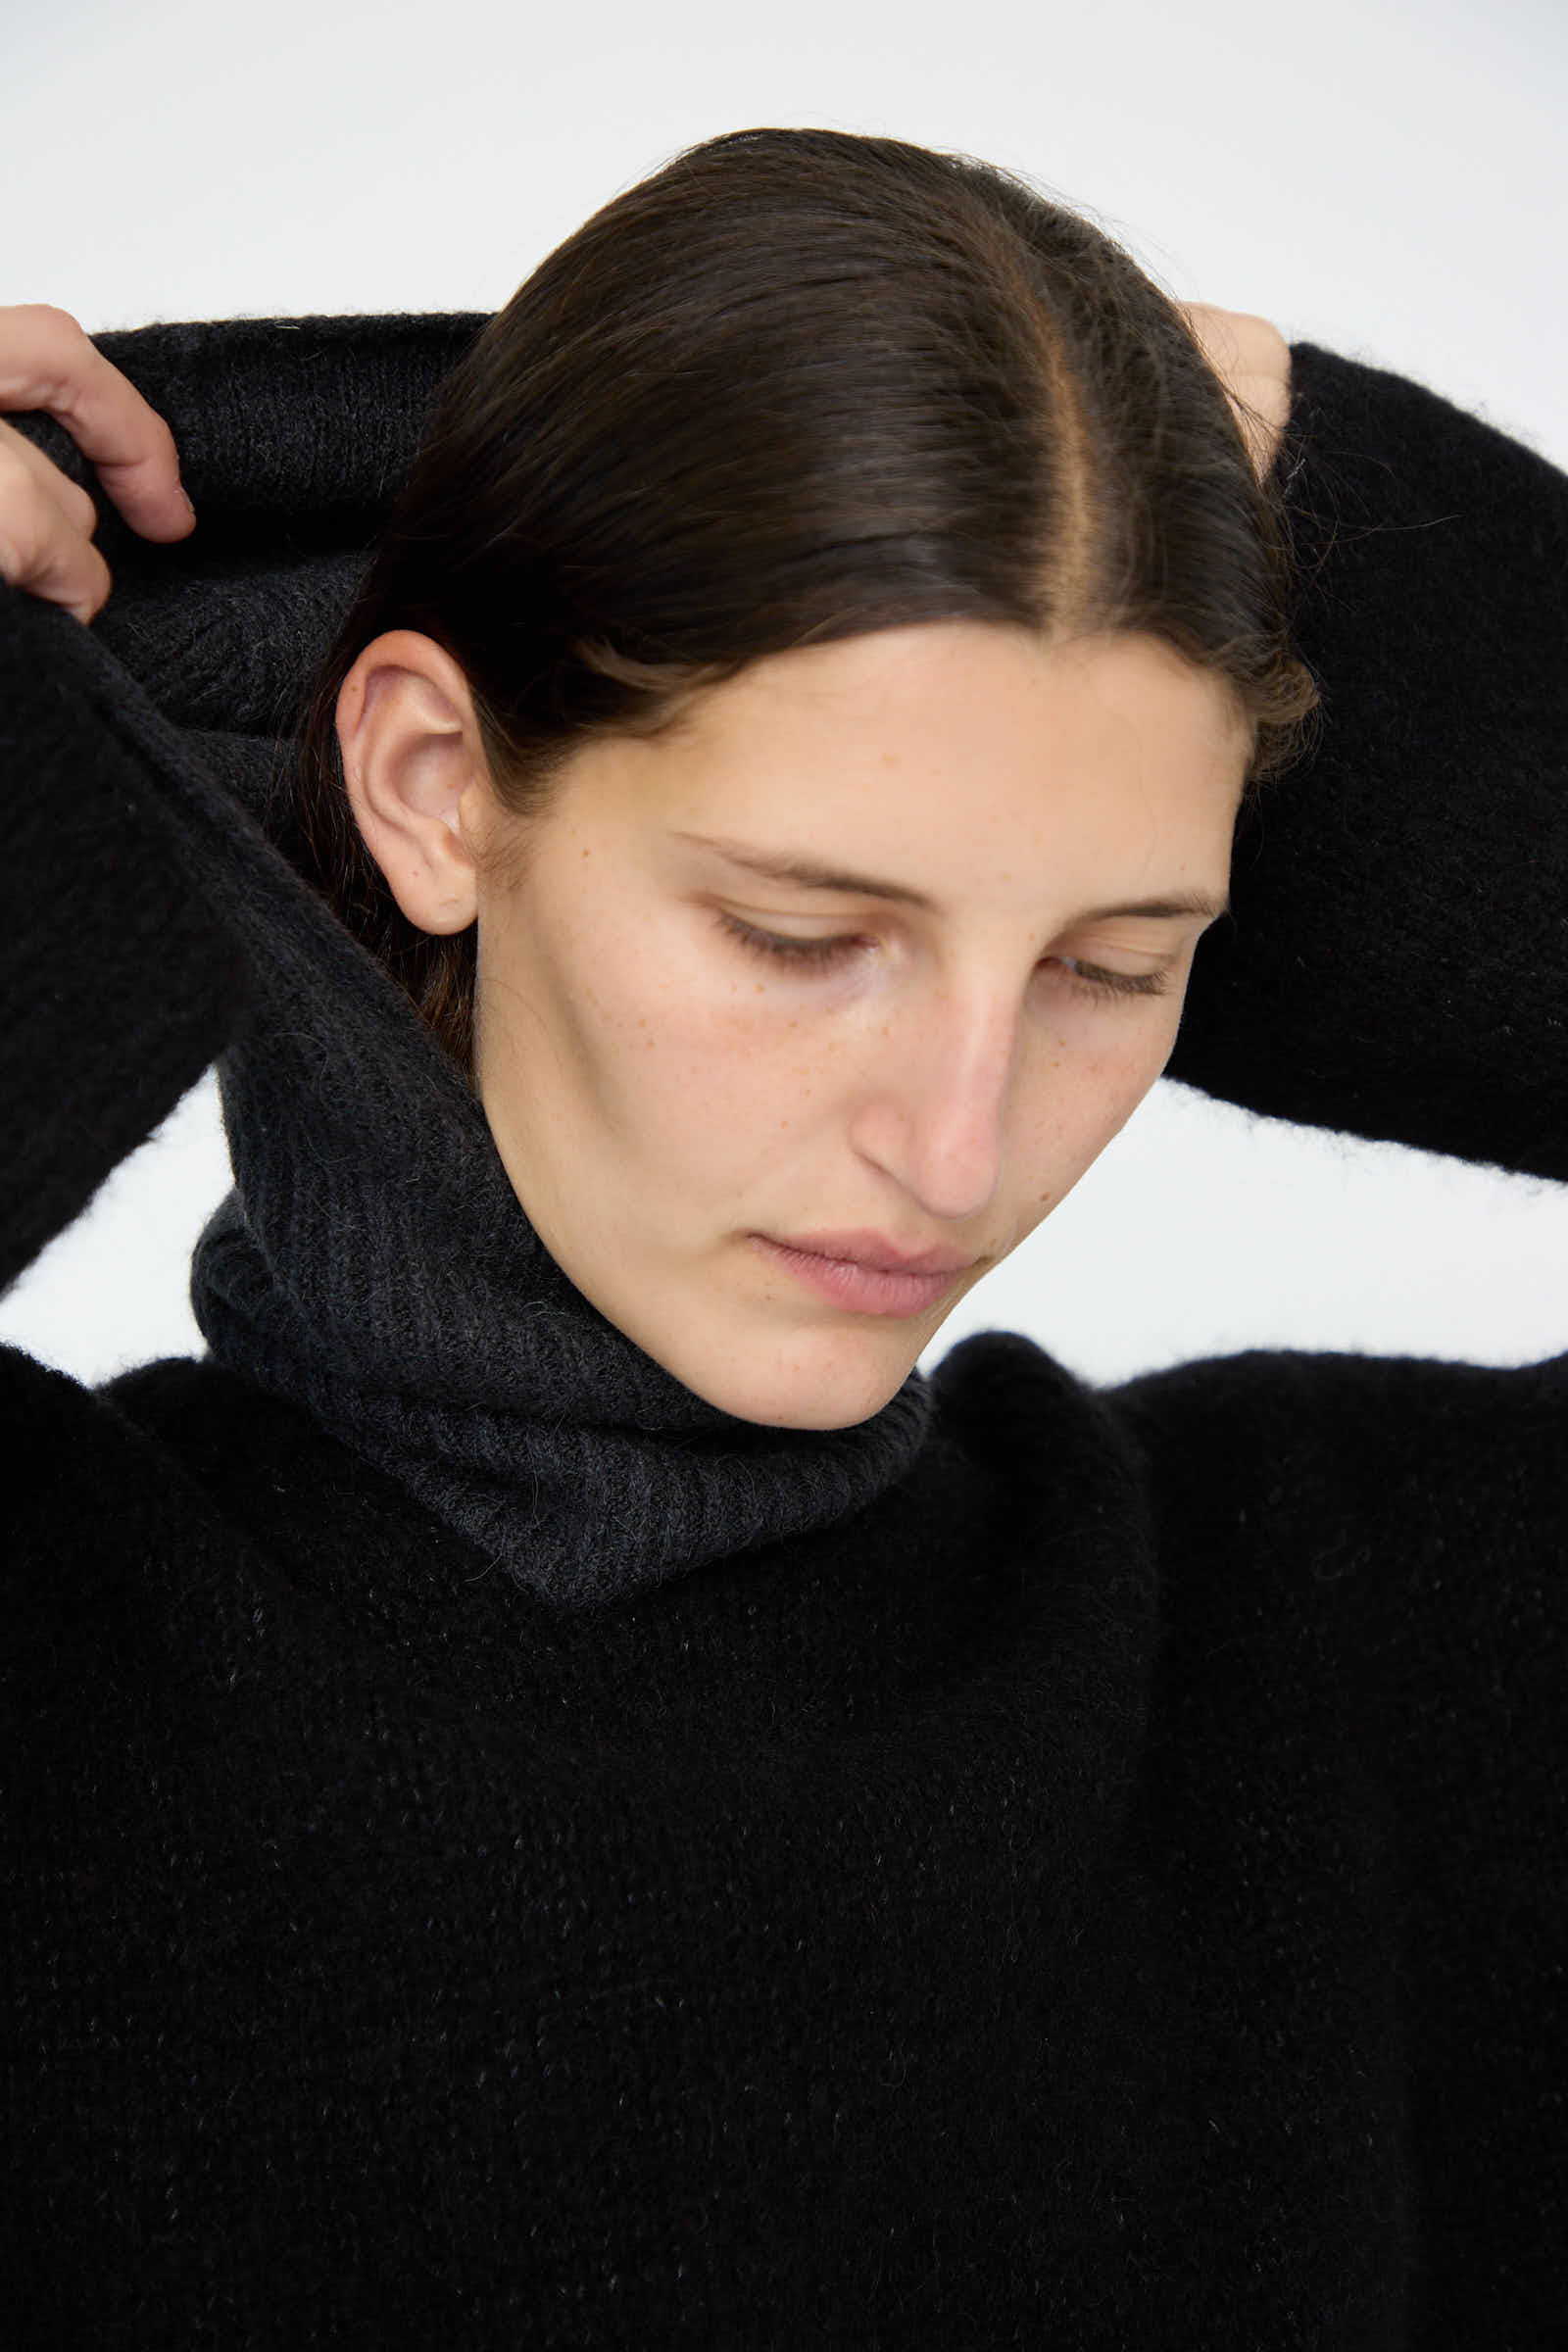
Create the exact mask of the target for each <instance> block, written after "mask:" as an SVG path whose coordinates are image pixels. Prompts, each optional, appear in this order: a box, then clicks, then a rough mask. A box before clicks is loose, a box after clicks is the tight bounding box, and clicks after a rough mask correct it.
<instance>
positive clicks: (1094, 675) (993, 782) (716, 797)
mask: <svg viewBox="0 0 1568 2352" xmlns="http://www.w3.org/2000/svg"><path fill="white" fill-rule="evenodd" d="M595 748H596V749H597V748H598V747H595ZM1250 749H1251V733H1250V728H1249V726H1248V725H1247V723H1246V721H1245V719H1244V718H1243V717H1242V716H1241V714H1240V713H1239V711H1238V710H1237V708H1236V704H1235V701H1234V698H1233V696H1232V693H1231V691H1230V689H1229V687H1228V685H1227V683H1226V682H1225V681H1224V680H1223V679H1221V678H1219V677H1217V676H1216V675H1215V674H1214V673H1212V672H1209V671H1206V670H1201V669H1199V668H1198V667H1196V666H1195V665H1194V664H1193V663H1191V662H1186V661H1184V660H1183V659H1182V658H1181V657H1180V656H1179V655H1177V654H1176V653H1174V652H1173V651H1172V650H1171V649H1170V648H1168V647H1166V646H1164V645H1163V644H1161V643H1159V642H1158V641H1157V640H1155V639H1153V638H1150V637H1144V636H1125V635H1124V636H1114V637H1084V638H1076V639H1069V640H1059V641H1050V640H1045V639H1042V638H1040V637H1038V636H1035V635H1032V634H1031V633H1029V632H1027V631H1024V630H1021V629H1012V628H1005V627H1001V626H998V625H995V624H990V623H980V622H972V621H952V622H937V623H927V624H922V625H920V626H919V627H911V628H904V629H890V630H884V631H879V632H877V633H876V634H874V635H870V636H864V637H856V638H848V639H844V640H841V641H837V642H834V643H832V644H828V645H822V646H812V647H809V648H804V649H802V650H800V651H799V652H794V653H789V654H782V655H776V656H772V657H770V658H768V659H767V660H764V661H760V662H755V663H753V664H752V666H751V667H750V668H748V669H747V670H745V671H743V672H742V673H741V674H740V675H739V676H738V677H735V678H732V679H730V680H728V681H726V682H725V683H724V684H723V685H721V686H718V687H715V688H712V689H711V690H710V691H709V692H707V693H706V694H704V695H702V696H700V697H699V698H697V699H696V700H695V701H694V703H693V704H692V706H691V707H690V708H689V710H688V711H687V712H686V713H685V714H684V716H683V717H682V719H681V721H680V722H679V724H678V725H676V726H675V727H673V728H671V729H670V730H669V731H668V732H667V733H665V734H663V735H662V736H659V737H656V738H653V739H645V740H644V741H642V742H641V743H636V742H622V743H621V744H619V745H617V746H615V747H614V748H613V749H608V748H607V751H606V756H605V757H604V759H603V760H601V761H599V762H598V764H599V766H600V768H601V771H602V773H603V776H604V779H605V782H606V785H607V788H608V789H609V790H610V792H611V793H612V794H614V793H615V792H616V791H617V789H618V790H619V791H620V792H621V793H623V794H624V796H625V798H624V813H625V815H626V817H627V819H628V821H631V822H634V823H639V824H656V825H661V826H664V827H668V828H670V829H672V830H674V831H677V832H679V831H695V832H700V833H705V834H708V835H713V834H718V835H721V836H723V837H724V838H726V839H730V840H738V841H742V842H750V843H753V844H754V845H757V846H762V847H766V848H769V849H778V850H787V851H790V852H792V853H798V854H819V855H822V856H826V855H828V854H831V855H832V856H833V857H834V858H837V859H838V860H839V861H841V862H843V863H846V864H848V863H854V864H856V865H858V866H863V867H864V869H865V870H866V871H868V872H872V873H876V874H878V875H887V876H889V877H890V878H893V879H897V880H899V881H901V882H902V883H904V884H905V885H907V889H908V890H909V891H910V892H912V893H918V894H919V895H921V896H922V897H926V898H940V897H941V896H943V895H944V894H947V893H952V892H954V891H964V890H984V889H992V890H999V889H1005V888H1007V887H1008V886H1009V885H1018V886H1021V887H1025V888H1028V889H1030V890H1035V889H1037V888H1038V887H1039V886H1040V882H1041V879H1042V877H1043V876H1045V875H1048V874H1049V875H1059V877H1060V878H1061V881H1062V884H1063V887H1064V888H1066V887H1082V886H1084V885H1087V886H1089V887H1090V889H1091V892H1092V895H1103V893H1100V892H1099V887H1098V886H1099V883H1100V881H1101V879H1102V878H1111V877H1112V876H1113V877H1114V878H1115V879H1116V880H1117V881H1118V882H1120V881H1122V880H1123V879H1131V878H1135V875H1136V870H1137V869H1139V868H1141V867H1149V868H1150V869H1151V872H1150V877H1149V878H1151V879H1152V878H1153V877H1152V869H1153V868H1154V867H1156V866H1157V867H1160V868H1161V869H1163V870H1161V872H1160V873H1159V876H1158V881H1159V884H1160V886H1161V887H1169V888H1175V887H1176V886H1177V884H1178V883H1185V884H1186V885H1187V886H1188V887H1194V888H1197V887H1204V888H1210V889H1214V890H1216V891H1217V893H1218V894H1219V895H1223V889H1224V881H1225V868H1226V865H1227V864H1228V854H1229V844H1230V836H1231V831H1232V827H1233V824H1234V819H1235V813H1236V808H1237V805H1238V801H1239V799H1240V794H1241V790H1242V785H1243V781H1244V777H1245V773H1246V767H1247V761H1248V759H1249V756H1250Z"/></svg>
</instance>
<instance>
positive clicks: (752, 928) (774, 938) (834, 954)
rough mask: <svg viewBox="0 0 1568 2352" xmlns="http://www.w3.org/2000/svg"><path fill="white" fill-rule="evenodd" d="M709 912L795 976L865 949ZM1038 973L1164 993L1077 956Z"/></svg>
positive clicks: (1095, 989)
mask: <svg viewBox="0 0 1568 2352" xmlns="http://www.w3.org/2000/svg"><path fill="white" fill-rule="evenodd" d="M715 911H716V912H717V916H718V921H719V922H720V924H721V925H722V926H723V928H724V930H725V931H726V932H727V933H728V935H729V936H730V938H732V939H735V940H738V941H739V942H740V944H741V945H742V946H743V947H745V948H747V949H749V950H750V951H751V953H752V954H753V955H757V956H767V957H769V958H770V959H771V960H772V961H773V962H775V963H786V964H792V965H794V966H795V968H796V969H797V970H811V969H816V970H824V969H827V968H829V967H831V966H832V965H835V964H841V963H846V962H848V961H849V959H850V958H851V957H852V956H856V955H858V954H860V953H861V952H862V951H863V950H864V948H865V946H866V944H867V943H866V941H865V940H864V939H863V938H862V937H861V936H860V934H859V933H858V932H838V933H830V934H829V935H828V936H827V937H826V938H822V939H798V938H794V937H792V936H791V935H790V934H789V933H788V932H783V931H763V930H761V929H760V928H759V927H758V925H757V924H756V923H748V922H743V921H742V920H741V918H740V916H739V915H735V914H730V913H728V912H727V911H725V910H724V909H722V908H719V909H716V910H715ZM1041 968H1042V969H1043V970H1050V969H1053V968H1054V969H1056V970H1058V971H1061V972H1063V973H1065V974H1066V976H1067V978H1068V980H1069V981H1070V982H1071V983H1072V984H1073V986H1074V987H1076V988H1077V989H1079V990H1080V991H1082V992H1083V993H1084V994H1085V995H1087V996H1092V997H1102V998H1103V997H1162V996H1164V995H1166V994H1167V992H1168V987H1169V981H1168V977H1167V975H1166V974H1165V973H1164V972H1163V971H1152V972H1118V971H1114V970H1112V969H1110V968H1108V967H1107V966H1106V965H1103V964H1098V963H1089V962H1087V961H1086V960H1085V959H1084V958H1083V957H1082V956H1048V957H1047V958H1046V959H1045V961H1044V963H1043V964H1042V967H1041Z"/></svg>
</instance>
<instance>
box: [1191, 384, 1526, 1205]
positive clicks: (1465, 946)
mask: <svg viewBox="0 0 1568 2352" xmlns="http://www.w3.org/2000/svg"><path fill="white" fill-rule="evenodd" d="M1292 360H1293V386H1292V406H1291V420H1290V429H1289V434H1288V439H1287V445H1286V451H1285V458H1286V462H1287V475H1286V478H1287V481H1288V483H1289V489H1288V493H1287V497H1288V504H1289V510H1290V516H1291V523H1292V529H1293V533H1294V538H1295V544H1296V551H1297V555H1298V559H1299V565H1300V591H1299V605H1298V613H1297V623H1296V632H1297V638H1298V643H1299V648H1300V650H1301V652H1302V654H1303V656H1304V657H1305V659H1306V661H1307V662H1309V664H1310V665H1311V667H1312V669H1313V672H1314V674H1315V675H1316V677H1317V679H1318V682H1319V685H1320V687H1321V689H1322V697H1323V707H1322V713H1321V718H1322V728H1321V736H1320V740H1319V742H1318V745H1317V747H1316V749H1315V751H1314V752H1313V753H1312V754H1311V756H1310V757H1308V758H1307V759H1305V760H1302V761H1300V762H1299V764H1298V765H1297V767H1296V768H1295V769H1294V770H1293V771H1292V772H1291V773H1289V774H1287V775H1285V776H1282V777H1279V778H1277V779H1276V780H1275V781H1273V782H1272V783H1269V784H1267V785H1265V786H1264V787H1262V788H1261V789H1259V791H1258V792H1257V793H1256V795H1255V797H1254V799H1253V801H1252V803H1251V805H1250V809H1248V811H1247V812H1246V814H1245V815H1244V818H1243V823H1242V826H1241V829H1240V832H1239V836H1238V842H1237V853H1236V864H1235V875H1234V887H1233V903H1234V907H1235V918H1234V922H1233V923H1232V924H1230V925H1227V926H1221V927H1219V928H1218V929H1216V931H1215V932H1213V933H1211V934H1210V935H1209V937H1208V939H1207V940H1205V942H1204V944H1203V947H1202V949H1201V952H1200V956H1199V962H1198V967H1197V970H1196V973H1195V976H1194V980H1193V985H1192V990H1191V993H1190V996H1189V1001H1188V1011H1187V1017H1186V1020H1185V1022H1184V1025H1183V1030H1182V1034H1181V1037H1180V1039H1179V1040H1178V1044H1177V1048H1176V1053H1175V1055H1174V1057H1173V1059H1172V1062H1171V1075H1172V1076H1173V1077H1176V1078H1182V1079H1186V1080H1188V1081H1190V1082H1191V1083H1192V1084H1194V1085H1197V1086H1201V1087H1202V1088H1204V1089H1205V1090H1206V1091H1207V1092H1209V1093H1211V1094H1216V1095H1222V1096H1225V1097H1228V1098H1229V1099H1230V1100H1232V1101H1235V1102H1239V1103H1246V1104H1247V1105H1249V1106H1250V1108H1252V1109H1255V1110H1260V1111H1265V1112H1269V1113H1272V1114H1274V1115H1276V1116H1279V1117H1283V1118H1289V1119H1295V1120H1299V1121H1302V1122H1305V1123H1307V1124H1309V1125H1316V1126H1323V1127H1331V1128H1337V1129H1341V1130H1343V1131H1346V1132H1348V1133H1352V1134H1358V1135H1364V1136H1370V1137H1378V1138H1392V1139H1393V1140H1395V1141H1397V1142H1402V1143H1407V1144H1414V1145H1418V1146H1422V1147H1424V1148H1426V1149H1428V1150H1432V1151H1439V1152H1452V1153H1455V1154H1457V1155H1459V1156H1461V1157H1463V1158H1467V1159H1475V1160H1486V1161H1495V1162H1497V1163H1499V1164H1501V1165H1503V1166H1505V1167H1510V1168H1518V1169H1524V1170H1528V1171H1532V1172H1534V1173H1536V1174H1541V1175H1548V1176H1556V1177H1565V1176H1568V1104H1565V1079H1568V1068H1565V1063H1568V1053H1565V1045H1568V477H1565V476H1564V475H1563V474H1562V473H1560V472H1558V471H1557V470H1556V469H1555V468H1554V467H1553V466H1549V465H1548V464H1547V463H1546V462H1545V460H1544V459H1543V458H1541V457H1539V456H1537V455H1536V454H1535V453H1534V452H1533V451H1531V450H1528V449H1525V448H1523V447H1521V446H1520V444H1519V443H1517V442H1515V441H1511V440H1509V439H1508V438H1507V437H1506V436H1505V435H1503V434H1502V433H1500V432H1497V431H1496V430H1495V429H1494V428H1493V427H1492V426H1490V425H1488V424H1485V423H1483V422H1481V421H1480V420H1479V419H1478V418H1476V417H1471V416H1468V415H1466V414H1465V413H1464V412H1463V411H1461V410H1459V409H1457V408H1455V407H1453V406H1452V405H1451V404H1450V403H1448V402H1447V401H1446V400H1443V399H1441V398H1440V397H1439V396H1438V395H1437V394H1435V393H1433V392H1430V391H1427V390H1425V389H1424V388H1423V387H1422V386H1421V385H1419V384H1414V383H1410V382H1407V381H1406V380H1405V379H1403V378H1402V377H1400V376H1397V375H1393V374H1389V373H1386V372H1384V371H1383V370H1381V369H1378V368H1367V367H1363V366H1359V365H1357V364H1356V363H1354V362H1351V361H1348V360H1345V359H1341V358H1337V357H1336V356H1335V355H1333V354H1332V353H1330V352H1326V351H1322V350H1319V349H1317V348H1316V347H1315V346H1313V345H1311V344H1300V345H1298V346H1296V347H1295V349H1294V351H1293V353H1292Z"/></svg>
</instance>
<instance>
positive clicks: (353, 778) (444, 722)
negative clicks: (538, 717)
mask: <svg viewBox="0 0 1568 2352" xmlns="http://www.w3.org/2000/svg"><path fill="white" fill-rule="evenodd" d="M337 737H338V744H339V747H340V749H341V751H342V755H343V778H344V783H345V785H346V787H347V791H348V796H349V804H350V807H351V808H352V809H353V811H354V819H355V822H356V824H357V825H358V826H359V828H360V833H361V835H362V837H363V839H364V842H365V846H366V848H367V849H368V851H369V853H370V856H371V857H372V858H374V859H375V862H376V864H377V865H378V866H379V867H380V869H381V871H382V873H383V874H384V875H385V876H386V880H387V886H388V888H389V889H390V890H391V892H392V895H393V897H394V898H395V899H396V901H397V903H398V905H399V907H401V908H402V909H403V912H404V913H405V914H406V915H407V916H408V918H409V920H410V922H411V923H415V924H417V926H418V928H419V929H420V930H421V931H433V932H453V931H464V930H466V928H467V926H468V925H469V924H470V923H471V922H473V921H474V919H475V917H476V915H477V913H478V873H477V868H476V865H475V861H474V852H473V849H472V847H471V845H470V841H469V838H468V831H467V828H466V822H465V819H466V818H469V819H471V817H472V815H473V812H474V809H475V807H476V805H477V804H478V800H479V798H480V797H481V796H482V795H483V793H484V792H485V791H486V790H487V789H488V777H487V772H486V769H485V764H484V755H483V750H482V747H481V744H480V740H479V730H478V724H477V721H476V720H475V717H474V712H473V700H472V697H471V695H470V694H469V692H468V685H467V680H466V678H465V676H464V674H463V671H462V669H461V668H460V667H459V665H458V664H457V662H454V661H453V659H452V657H451V656H450V655H449V654H448V653H446V652H445V650H444V649H443V648H442V647H440V646H438V645H437V644H436V643H435V642H434V640H433V639H431V638H429V637H422V636H420V635H419V634H418V633H417V631H415V630H413V629H395V630H392V631H389V632H388V633H387V634H386V635H385V636H381V637H377V638H375V639H374V640H373V641H372V642H371V643H370V644H369V645H368V646H367V647H366V648H365V650H364V652H363V653H362V654H361V655H360V657H359V659H358V660H357V661H356V662H355V664H354V666H353V668H352V669H351V670H350V671H349V673H348V675H347V677H346V678H345V679H344V681H343V684H342V686H341V688H340V689H339V692H338V700H337Z"/></svg>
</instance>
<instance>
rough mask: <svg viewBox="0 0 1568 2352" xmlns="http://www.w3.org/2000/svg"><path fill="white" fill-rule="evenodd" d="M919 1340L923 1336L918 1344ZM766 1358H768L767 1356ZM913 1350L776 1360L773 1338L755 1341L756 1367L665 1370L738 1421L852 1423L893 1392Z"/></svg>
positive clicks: (772, 1425)
mask: <svg viewBox="0 0 1568 2352" xmlns="http://www.w3.org/2000/svg"><path fill="white" fill-rule="evenodd" d="M923 1344H924V1343H923V1342H922V1345H923ZM770 1359H771V1360H770ZM917 1360H918V1358H917V1356H915V1355H911V1354H908V1353H907V1352H906V1351H905V1350H903V1349H901V1350H900V1351H899V1353H898V1355H897V1357H896V1359H893V1358H889V1357H887V1356H881V1357H880V1358H879V1360H877V1361H875V1362H869V1363H864V1362H862V1363H855V1362H853V1361H852V1362H845V1361H844V1360H842V1358H841V1359H840V1360H838V1361H835V1362H831V1363H818V1364H815V1365H813V1364H810V1363H809V1362H807V1363H801V1364H798V1365H793V1366H791V1365H788V1364H783V1363H781V1362H780V1361H779V1350H778V1343H777V1340H776V1339H775V1340H774V1341H773V1342H772V1345H771V1348H770V1347H769V1344H768V1342H766V1341H763V1342H761V1343H760V1346H759V1350H758V1361H757V1365H756V1368H755V1371H754V1370H753V1369H752V1368H751V1367H750V1366H749V1367H748V1368H747V1370H746V1371H745V1372H744V1373H740V1374H737V1372H736V1369H735V1367H734V1366H733V1365H732V1364H731V1365H728V1366H726V1367H725V1368H724V1370H723V1371H722V1372H715V1373H714V1374H713V1375H712V1377H711V1378H708V1377H701V1376H699V1377H697V1378H694V1377H693V1370H692V1368H684V1367H682V1366H680V1365H678V1364H671V1365H669V1366H668V1367H667V1369H668V1370H670V1371H672V1372H674V1374H675V1376H676V1378H677V1379H678V1380H681V1381H683V1382H684V1383H685V1385H686V1387H687V1388H689V1389H692V1390H694V1391H695V1393H696V1394H697V1395H698V1396H699V1397H702V1398H703V1400H704V1401H705V1403H708V1404H711V1405H716V1406H717V1408H718V1410H719V1411H720V1412H722V1413H731V1414H733V1416H734V1417H735V1419H736V1420H737V1421H755V1422H759V1423H760V1424H761V1425H762V1426H764V1427H766V1428H769V1429H820V1430H827V1429H854V1428H856V1427H857V1426H858V1423H860V1422H861V1421H869V1420H870V1419H871V1417H872V1415H873V1414H874V1413H879V1412H880V1411H881V1410H882V1407H883V1406H884V1405H885V1404H887V1403H889V1402H890V1401H891V1400H892V1398H893V1397H896V1396H897V1395H898V1393H899V1391H900V1389H902V1388H903V1386H904V1384H905V1382H906V1381H907V1379H908V1377H909V1374H910V1373H911V1372H912V1371H913V1369H914V1366H915V1363H916V1361H917Z"/></svg>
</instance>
